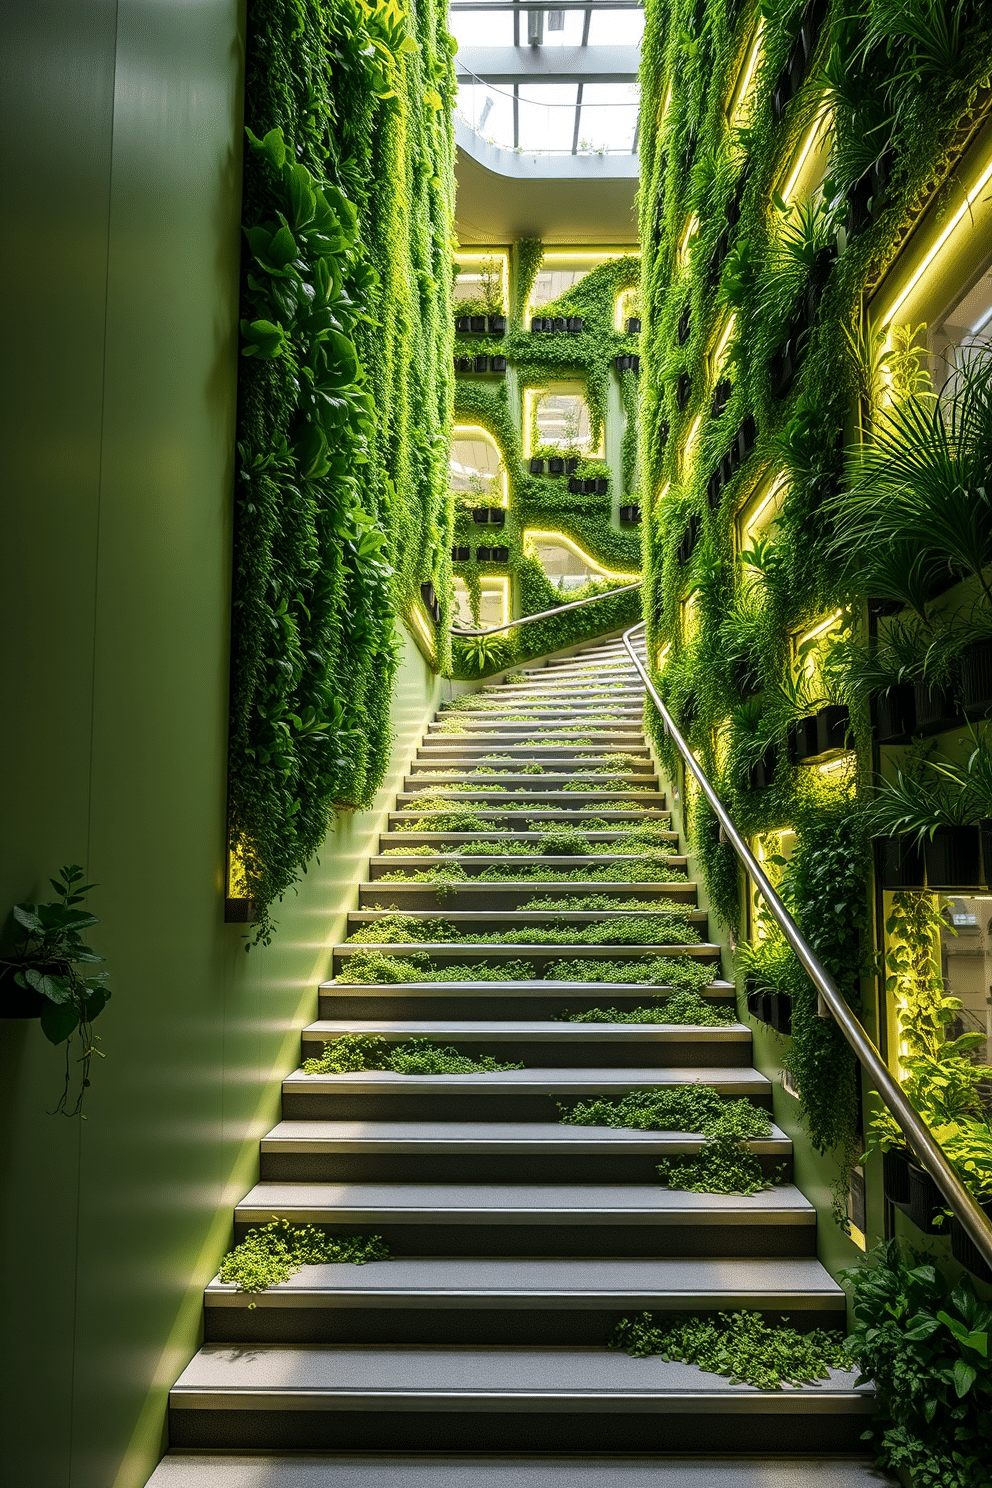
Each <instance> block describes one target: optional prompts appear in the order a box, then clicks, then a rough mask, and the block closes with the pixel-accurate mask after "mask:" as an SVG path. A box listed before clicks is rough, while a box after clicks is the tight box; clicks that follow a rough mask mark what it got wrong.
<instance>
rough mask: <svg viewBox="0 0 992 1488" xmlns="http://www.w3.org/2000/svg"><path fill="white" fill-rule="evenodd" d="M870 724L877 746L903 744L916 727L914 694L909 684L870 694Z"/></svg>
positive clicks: (901, 684)
mask: <svg viewBox="0 0 992 1488" xmlns="http://www.w3.org/2000/svg"><path fill="white" fill-rule="evenodd" d="M871 722H872V727H873V728H874V730H875V738H876V739H877V741H878V743H879V744H905V743H908V741H909V740H910V739H911V738H912V737H913V729H914V728H915V726H916V692H915V689H914V687H913V685H912V683H910V682H899V683H897V684H896V685H895V686H894V687H888V688H886V690H885V691H884V692H876V693H873V694H872V699H871Z"/></svg>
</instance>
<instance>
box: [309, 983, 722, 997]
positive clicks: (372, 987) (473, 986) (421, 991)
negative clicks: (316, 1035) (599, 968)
mask: <svg viewBox="0 0 992 1488" xmlns="http://www.w3.org/2000/svg"><path fill="white" fill-rule="evenodd" d="M500 987H503V988H506V987H510V988H512V989H513V990H512V993H510V994H506V993H503V994H502V995H504V996H506V995H510V996H513V997H530V996H534V997H546V996H548V995H549V993H551V994H553V995H554V996H555V997H558V996H561V997H575V996H577V995H579V994H582V995H583V996H586V995H588V994H590V993H595V994H596V995H597V996H599V995H600V994H602V995H603V996H604V997H607V996H609V997H618V996H619V997H641V996H643V995H644V994H645V993H647V994H651V993H656V992H664V991H665V990H666V988H665V986H663V985H659V984H657V983H655V982H559V981H550V980H544V981H542V980H539V979H535V980H533V981H526V982H362V983H358V982H337V981H334V982H321V984H320V990H321V992H328V993H338V992H340V993H344V994H345V995H347V996H365V995H366V994H372V993H380V992H381V993H384V994H385V995H387V996H390V997H393V996H395V997H408V996H415V997H423V996H425V995H432V996H436V997H450V996H451V995H453V994H454V995H455V996H458V997H463V996H469V997H474V996H479V997H498V996H500V995H501V994H500V993H499V992H498V991H494V988H500ZM667 990H670V988H669V989H667ZM734 990H735V989H734V984H733V982H725V981H721V980H719V979H717V980H715V981H712V982H710V983H708V985H707V986H705V987H703V988H702V989H701V993H700V995H701V996H703V997H706V996H707V995H709V996H713V995H717V996H719V995H724V996H726V995H728V994H729V993H731V992H733V991H734Z"/></svg>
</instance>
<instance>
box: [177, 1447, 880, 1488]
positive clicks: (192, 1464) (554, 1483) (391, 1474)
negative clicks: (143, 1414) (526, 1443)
mask: <svg viewBox="0 0 992 1488" xmlns="http://www.w3.org/2000/svg"><path fill="white" fill-rule="evenodd" d="M148 1488H897V1484H896V1480H895V1478H890V1477H889V1476H888V1474H886V1473H882V1472H880V1471H879V1470H878V1469H876V1468H874V1467H873V1466H872V1465H871V1463H870V1462H869V1461H868V1459H867V1458H866V1457H864V1456H857V1457H840V1456H835V1455H830V1456H825V1457H819V1456H817V1457H813V1456H809V1455H805V1454H804V1455H803V1456H801V1457H798V1456H797V1457H788V1456H781V1455H776V1456H774V1457H753V1456H742V1455H741V1454H740V1452H733V1453H732V1454H731V1455H729V1456H727V1457H714V1456H705V1457H701V1456H688V1455H686V1454H685V1453H684V1452H679V1453H677V1454H676V1455H675V1456H672V1457H661V1456H658V1455H656V1454H652V1455H650V1456H632V1455H629V1454H624V1455H620V1454H618V1453H613V1452H611V1453H609V1454H608V1455H606V1456H594V1455H592V1454H589V1453H586V1454H585V1455H583V1456H581V1457H577V1456H568V1457H558V1456H548V1455H542V1456H540V1457H524V1456H520V1455H513V1456H499V1457H484V1456H480V1455H478V1454H476V1453H474V1452H473V1454H472V1455H471V1456H467V1457H466V1456H457V1455H453V1454H445V1455H444V1456H441V1457H438V1456H435V1455H433V1454H432V1455H424V1456H410V1455H408V1454H405V1453H404V1454H398V1453H389V1454H388V1455H381V1456H380V1455H375V1456H362V1457H355V1456H348V1455H344V1454H342V1453H340V1452H335V1453H334V1454H333V1456H329V1455H327V1454H325V1453H319V1452H318V1453H309V1452H302V1453H297V1452H293V1453H286V1454H282V1453H279V1452H257V1451H254V1452H244V1453H241V1452H237V1453H234V1454H231V1453H227V1452H223V1451H209V1450H205V1451H202V1452H197V1451H188V1450H184V1449H182V1448H174V1449H172V1450H170V1452H169V1453H168V1455H167V1456H166V1457H165V1458H164V1460H163V1461H162V1462H161V1463H160V1464H159V1466H158V1467H157V1468H156V1470H155V1472H154V1473H153V1474H152V1476H151V1478H150V1479H149V1481H148Z"/></svg>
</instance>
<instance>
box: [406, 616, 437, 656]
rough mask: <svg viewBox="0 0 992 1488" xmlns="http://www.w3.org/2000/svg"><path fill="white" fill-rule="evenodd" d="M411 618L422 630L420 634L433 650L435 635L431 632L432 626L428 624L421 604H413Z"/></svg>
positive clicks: (430, 649)
mask: <svg viewBox="0 0 992 1488" xmlns="http://www.w3.org/2000/svg"><path fill="white" fill-rule="evenodd" d="M410 618H411V619H412V620H413V622H414V624H415V625H416V627H417V629H418V630H419V631H420V634H421V635H422V636H423V638H424V642H425V644H426V646H427V649H428V651H433V650H434V637H433V635H432V634H431V630H430V627H429V626H428V624H427V621H426V619H425V617H424V615H423V613H422V611H421V609H420V606H419V605H414V606H413V609H412V610H411V611H410Z"/></svg>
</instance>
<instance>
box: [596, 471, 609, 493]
mask: <svg viewBox="0 0 992 1488" xmlns="http://www.w3.org/2000/svg"><path fill="white" fill-rule="evenodd" d="M609 489H610V482H609V478H608V477H607V476H605V475H597V477H596V495H597V496H605V495H606V493H607V492H608V491H609Z"/></svg>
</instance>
